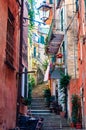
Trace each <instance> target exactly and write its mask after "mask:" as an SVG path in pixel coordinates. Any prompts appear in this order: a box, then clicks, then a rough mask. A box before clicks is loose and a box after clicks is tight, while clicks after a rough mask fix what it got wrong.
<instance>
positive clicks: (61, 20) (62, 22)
mask: <svg viewBox="0 0 86 130" xmlns="http://www.w3.org/2000/svg"><path fill="white" fill-rule="evenodd" d="M61 31H63V9H62V10H61Z"/></svg>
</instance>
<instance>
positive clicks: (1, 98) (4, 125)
mask: <svg viewBox="0 0 86 130" xmlns="http://www.w3.org/2000/svg"><path fill="white" fill-rule="evenodd" d="M8 7H9V8H10V10H11V12H12V13H13V15H14V18H15V33H14V40H15V46H14V47H15V61H14V67H15V71H13V70H11V69H10V68H8V66H7V65H6V64H5V57H6V54H5V53H6V52H5V49H6V31H7V18H8ZM18 59H19V16H18V3H17V2H16V0H0V130H6V129H7V130H8V129H10V128H13V127H15V123H16V98H17V80H16V72H18V66H19V65H18V64H19V60H18Z"/></svg>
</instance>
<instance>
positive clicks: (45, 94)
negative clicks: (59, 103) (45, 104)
mask: <svg viewBox="0 0 86 130" xmlns="http://www.w3.org/2000/svg"><path fill="white" fill-rule="evenodd" d="M50 96H51V91H50V89H49V88H46V89H44V97H50Z"/></svg>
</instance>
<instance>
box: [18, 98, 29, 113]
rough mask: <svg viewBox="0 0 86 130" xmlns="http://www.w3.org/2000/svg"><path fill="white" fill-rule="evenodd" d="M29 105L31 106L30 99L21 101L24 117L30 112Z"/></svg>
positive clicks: (21, 111)
mask: <svg viewBox="0 0 86 130" xmlns="http://www.w3.org/2000/svg"><path fill="white" fill-rule="evenodd" d="M28 104H29V99H28V98H25V97H24V98H21V101H20V113H21V114H23V115H26V114H27V110H28Z"/></svg>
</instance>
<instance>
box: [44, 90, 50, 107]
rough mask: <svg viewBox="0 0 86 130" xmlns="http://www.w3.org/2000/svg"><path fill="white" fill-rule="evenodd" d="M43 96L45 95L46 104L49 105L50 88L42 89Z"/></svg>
mask: <svg viewBox="0 0 86 130" xmlns="http://www.w3.org/2000/svg"><path fill="white" fill-rule="evenodd" d="M44 97H45V102H46V106H47V107H49V106H50V99H51V91H50V88H46V89H44Z"/></svg>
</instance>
